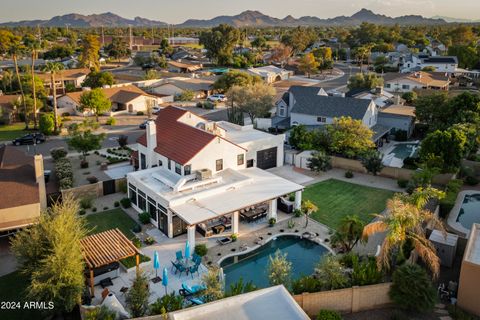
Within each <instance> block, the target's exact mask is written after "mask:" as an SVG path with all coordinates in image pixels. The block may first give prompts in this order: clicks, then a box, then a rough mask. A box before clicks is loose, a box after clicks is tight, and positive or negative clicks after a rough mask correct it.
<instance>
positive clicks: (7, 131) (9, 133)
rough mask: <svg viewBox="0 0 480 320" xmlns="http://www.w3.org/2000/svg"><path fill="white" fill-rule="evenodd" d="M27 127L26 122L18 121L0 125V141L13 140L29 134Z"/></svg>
mask: <svg viewBox="0 0 480 320" xmlns="http://www.w3.org/2000/svg"><path fill="white" fill-rule="evenodd" d="M24 129H25V123H23V122H17V123H14V124H7V125H1V126H0V141H8V140H13V139H15V138H18V137H21V136H22V135H25V134H27V132H26V131H25V130H24Z"/></svg>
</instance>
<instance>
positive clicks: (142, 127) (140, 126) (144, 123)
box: [138, 119, 154, 129]
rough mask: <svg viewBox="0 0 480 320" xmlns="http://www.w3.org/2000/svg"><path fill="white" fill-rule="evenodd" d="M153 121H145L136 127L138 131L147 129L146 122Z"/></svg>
mask: <svg viewBox="0 0 480 320" xmlns="http://www.w3.org/2000/svg"><path fill="white" fill-rule="evenodd" d="M153 120H154V119H147V120H145V121H143V122H142V123H140V125H139V126H138V127H139V128H140V129H147V122H148V121H153Z"/></svg>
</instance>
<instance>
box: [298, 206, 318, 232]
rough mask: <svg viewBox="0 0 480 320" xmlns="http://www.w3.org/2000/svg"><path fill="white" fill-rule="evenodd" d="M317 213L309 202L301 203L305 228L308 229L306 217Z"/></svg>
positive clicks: (315, 208) (316, 209)
mask: <svg viewBox="0 0 480 320" xmlns="http://www.w3.org/2000/svg"><path fill="white" fill-rule="evenodd" d="M316 211H318V207H317V206H316V205H315V204H314V203H313V202H312V201H310V200H305V201H303V202H302V212H303V214H304V215H305V228H306V227H308V216H309V215H311V214H312V213H314V212H316Z"/></svg>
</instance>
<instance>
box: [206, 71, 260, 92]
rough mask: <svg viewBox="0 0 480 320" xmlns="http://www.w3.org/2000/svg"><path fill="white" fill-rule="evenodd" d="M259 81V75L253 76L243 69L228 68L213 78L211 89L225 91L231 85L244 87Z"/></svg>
mask: <svg viewBox="0 0 480 320" xmlns="http://www.w3.org/2000/svg"><path fill="white" fill-rule="evenodd" d="M261 81H262V79H261V78H260V77H259V76H256V75H255V76H254V75H251V74H249V73H246V72H243V71H238V70H230V71H228V72H227V73H224V74H222V75H221V76H220V77H218V78H217V80H215V82H214V83H213V89H215V90H217V91H220V92H227V91H228V90H229V89H230V88H231V87H233V86H240V87H246V86H250V85H253V84H255V83H258V82H261Z"/></svg>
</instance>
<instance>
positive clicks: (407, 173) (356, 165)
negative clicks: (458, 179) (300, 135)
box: [286, 152, 455, 185]
mask: <svg viewBox="0 0 480 320" xmlns="http://www.w3.org/2000/svg"><path fill="white" fill-rule="evenodd" d="M286 156H287V154H286ZM288 156H289V157H290V158H292V157H293V161H292V163H293V164H294V166H295V167H298V168H302V169H307V170H308V161H309V160H308V159H309V158H310V157H311V156H310V155H309V154H308V153H306V152H302V153H301V154H297V155H293V156H292V154H288ZM330 159H331V164H332V167H333V168H338V169H344V170H350V171H354V172H359V173H365V174H366V173H368V172H367V169H365V167H364V166H363V164H362V162H360V161H359V160H354V159H347V158H342V157H336V156H331V157H330ZM414 173H415V170H410V169H405V168H395V167H384V168H383V169H382V171H380V172H379V173H378V175H379V176H380V177H385V178H391V179H402V180H410V179H411V178H412V176H413V174H414ZM454 178H455V174H451V173H445V174H437V175H436V176H434V177H433V183H434V184H441V185H446V184H447V183H448V182H449V181H450V180H452V179H454Z"/></svg>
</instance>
